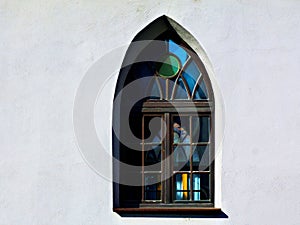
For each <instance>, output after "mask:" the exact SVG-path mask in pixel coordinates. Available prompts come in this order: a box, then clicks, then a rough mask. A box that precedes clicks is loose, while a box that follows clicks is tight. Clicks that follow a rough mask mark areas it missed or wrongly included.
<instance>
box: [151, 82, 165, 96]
mask: <svg viewBox="0 0 300 225" xmlns="http://www.w3.org/2000/svg"><path fill="white" fill-rule="evenodd" d="M159 88H160V87H159V86H158V84H157V82H156V81H155V80H154V81H153V82H152V86H151V87H150V88H149V90H150V91H149V93H148V96H149V97H150V99H160V98H161V97H162V96H160V91H159Z"/></svg>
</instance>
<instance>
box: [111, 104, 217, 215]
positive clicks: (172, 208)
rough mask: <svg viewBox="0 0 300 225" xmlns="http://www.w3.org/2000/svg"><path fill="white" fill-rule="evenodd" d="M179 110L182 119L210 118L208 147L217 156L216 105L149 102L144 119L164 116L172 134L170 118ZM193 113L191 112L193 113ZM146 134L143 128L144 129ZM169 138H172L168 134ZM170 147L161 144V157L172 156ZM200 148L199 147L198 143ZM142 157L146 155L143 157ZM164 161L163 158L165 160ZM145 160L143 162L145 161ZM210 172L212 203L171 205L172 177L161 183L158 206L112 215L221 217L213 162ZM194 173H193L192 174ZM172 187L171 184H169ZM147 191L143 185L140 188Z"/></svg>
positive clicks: (120, 210) (146, 205)
mask: <svg viewBox="0 0 300 225" xmlns="http://www.w3.org/2000/svg"><path fill="white" fill-rule="evenodd" d="M176 109H180V113H179V116H198V117H200V116H208V115H209V116H210V139H209V141H208V142H207V143H203V144H209V148H210V150H209V151H210V156H211V157H214V154H215V113H214V102H213V101H206V100H198V101H181V100H178V101H173V102H170V101H161V100H148V101H146V102H144V104H143V110H142V113H143V118H144V116H158V115H159V116H162V118H163V120H164V121H165V122H167V126H168V128H167V132H168V131H170V130H172V129H171V127H170V126H171V124H170V122H169V121H171V119H170V116H175V115H178V112H177V111H176ZM191 109H192V110H191ZM142 130H144V127H142ZM166 135H167V136H168V137H170V136H171V134H168V133H167V134H166ZM167 142H168V143H162V144H163V145H164V146H165V148H166V149H165V151H166V152H164V153H162V157H165V156H166V155H169V152H168V151H170V143H171V138H169V140H167ZM198 144H199V143H198ZM142 157H144V156H143V154H142ZM162 159H163V158H162ZM142 160H144V159H142ZM162 167H163V168H162V171H161V172H162V173H164V171H163V169H170V168H169V167H170V165H163V166H162ZM209 167H210V168H209V171H210V202H206V203H203V202H201V203H199V202H192V201H191V202H188V201H185V202H181V203H175V202H172V201H170V200H171V199H172V198H171V196H170V195H172V193H173V192H172V191H171V186H172V185H171V184H170V183H171V182H172V181H171V180H172V179H173V176H172V177H170V179H168V180H164V179H162V180H163V181H164V182H166V184H164V185H163V187H164V189H162V193H161V195H162V199H161V201H158V202H150V201H149V202H141V203H140V204H139V206H138V207H135V208H131V207H129V208H114V209H113V211H114V212H117V213H119V214H127V215H131V214H139V213H142V214H178V213H180V214H189V215H191V214H204V215H210V214H218V213H221V209H220V208H215V207H214V194H215V165H214V160H212V161H211V162H210V165H209ZM189 173H193V172H191V171H190V172H189ZM197 173H207V172H204V171H197ZM167 183H169V184H167ZM141 188H144V185H143V186H142V187H141ZM143 195H144V191H142V196H143Z"/></svg>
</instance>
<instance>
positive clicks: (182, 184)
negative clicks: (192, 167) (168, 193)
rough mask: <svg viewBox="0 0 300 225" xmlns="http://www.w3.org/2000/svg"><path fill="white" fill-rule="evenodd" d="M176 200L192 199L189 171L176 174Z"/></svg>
mask: <svg viewBox="0 0 300 225" xmlns="http://www.w3.org/2000/svg"><path fill="white" fill-rule="evenodd" d="M174 196H175V200H189V199H190V176H189V174H188V173H183V174H176V175H175V195H174Z"/></svg>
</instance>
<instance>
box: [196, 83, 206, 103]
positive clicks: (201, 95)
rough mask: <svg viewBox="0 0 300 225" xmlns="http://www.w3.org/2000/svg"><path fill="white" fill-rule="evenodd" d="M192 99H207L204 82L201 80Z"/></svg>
mask: <svg viewBox="0 0 300 225" xmlns="http://www.w3.org/2000/svg"><path fill="white" fill-rule="evenodd" d="M194 99H196V100H200V99H208V94H207V88H206V84H205V82H204V80H202V82H201V83H200V85H197V88H196V92H195V96H194Z"/></svg>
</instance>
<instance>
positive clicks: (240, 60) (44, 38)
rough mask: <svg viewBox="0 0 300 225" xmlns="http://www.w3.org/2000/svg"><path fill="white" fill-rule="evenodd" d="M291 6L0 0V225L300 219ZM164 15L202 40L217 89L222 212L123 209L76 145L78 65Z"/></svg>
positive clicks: (288, 1) (290, 2) (299, 116)
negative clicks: (123, 213) (197, 214)
mask: <svg viewBox="0 0 300 225" xmlns="http://www.w3.org/2000/svg"><path fill="white" fill-rule="evenodd" d="M299 12H300V2H299V1H297V0H285V1H284V0H281V1H280V0H274V1H267V0H260V1H258V0H257V1H250V0H249V1H246V0H240V1H233V0H226V1H215V0H201V1H163V2H160V1H113V2H109V1H48V2H46V1H45V2H42V1H33V0H32V1H13V0H11V1H4V0H2V1H0V27H1V32H0V79H1V81H0V136H1V141H0V153H1V156H0V224H1V225H2V224H3V225H14V224H72V225H74V224H93V225H95V224H101V225H102V224H103V225H104V224H113V225H121V224H124V225H125V224H136V225H146V224H157V225H160V224H165V223H172V224H176V225H177V224H178V225H181V224H182V225H183V224H203V225H204V224H205V225H212V224H214V225H216V224H218V225H219V224H234V225H257V224H260V225H270V224H271V225H282V224H286V225H296V224H299V222H298V221H299V220H300V216H299V215H300V214H299V211H300V200H299V197H300V194H299V190H300V179H299V178H300V172H299V171H300V164H299V159H298V158H299V157H300V154H299V149H300V146H299V142H298V139H299V133H300V91H299V84H300V77H299V70H300V66H299V59H300V49H299V47H300V44H299V36H300V26H299V23H300V14H299ZM162 14H166V15H167V16H169V17H171V18H172V19H174V20H175V21H177V22H178V23H179V24H181V25H182V26H183V27H184V28H186V29H187V30H189V31H190V32H191V33H192V34H193V35H194V37H195V38H196V39H197V40H198V41H199V42H200V43H201V45H202V46H203V47H204V48H205V50H206V53H207V54H208V57H209V58H210V60H211V62H212V66H213V68H214V70H215V76H216V81H217V82H218V84H219V87H220V90H221V91H222V94H223V99H224V103H225V136H224V137H225V138H224V143H223V159H222V209H223V211H224V212H225V213H226V214H227V215H228V216H229V219H170V218H167V219H162V218H159V219H154V218H151V219H149V218H148V219H146V218H121V217H119V216H118V215H116V214H115V213H113V212H112V210H111V208H112V186H111V184H110V183H109V182H107V181H105V180H104V179H103V178H101V177H100V176H98V175H97V174H96V173H95V172H94V171H92V170H91V169H90V167H88V166H87V164H86V163H85V161H84V160H83V158H82V157H81V154H80V152H79V151H78V149H77V145H76V140H75V136H74V132H73V123H72V110H73V102H74V97H75V95H76V91H77V88H78V86H79V84H80V81H81V79H82V78H83V76H84V74H85V72H86V71H87V70H88V68H90V67H91V66H92V65H93V63H94V62H95V61H97V59H99V58H100V57H101V56H103V55H104V54H105V53H106V52H109V51H110V50H112V49H113V48H115V47H116V46H121V45H125V44H128V43H130V41H131V40H132V38H133V37H134V35H135V34H136V33H137V32H139V31H140V30H141V29H142V28H144V27H145V26H146V25H147V24H148V23H150V22H151V21H153V20H154V19H155V18H157V17H159V16H160V15H162ZM120 58H121V57H120ZM120 63H121V62H120ZM113 91H114V90H113V89H108V92H109V93H107V94H108V95H111V94H112V93H113ZM106 128H107V127H106Z"/></svg>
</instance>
